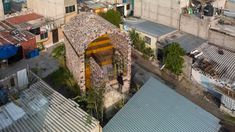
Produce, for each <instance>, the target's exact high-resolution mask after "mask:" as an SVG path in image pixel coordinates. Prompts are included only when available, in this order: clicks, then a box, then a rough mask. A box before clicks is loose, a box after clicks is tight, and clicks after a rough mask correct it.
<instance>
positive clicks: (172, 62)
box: [164, 42, 185, 75]
mask: <svg viewBox="0 0 235 132" xmlns="http://www.w3.org/2000/svg"><path fill="white" fill-rule="evenodd" d="M184 54H185V52H184V49H182V48H181V47H180V45H179V44H178V43H175V42H173V43H171V44H170V45H168V46H167V47H165V48H164V64H165V67H166V68H167V69H169V70H170V71H172V72H173V73H174V74H176V75H180V74H181V73H182V69H183V63H184V59H183V57H182V56H184Z"/></svg>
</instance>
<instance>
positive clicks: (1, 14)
mask: <svg viewBox="0 0 235 132" xmlns="http://www.w3.org/2000/svg"><path fill="white" fill-rule="evenodd" d="M1 20H4V9H3V3H2V0H1V1H0V21H1Z"/></svg>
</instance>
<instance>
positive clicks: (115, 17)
mask: <svg viewBox="0 0 235 132" xmlns="http://www.w3.org/2000/svg"><path fill="white" fill-rule="evenodd" d="M99 15H100V16H101V17H103V18H104V19H106V20H107V21H109V22H110V23H112V24H113V25H115V26H117V27H119V24H121V22H122V18H121V14H120V12H118V11H115V10H113V9H112V10H108V11H107V12H102V13H100V14H99Z"/></svg>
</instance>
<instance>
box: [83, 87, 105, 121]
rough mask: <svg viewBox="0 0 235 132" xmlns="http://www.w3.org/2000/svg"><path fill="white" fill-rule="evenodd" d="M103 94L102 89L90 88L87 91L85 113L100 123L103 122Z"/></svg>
mask: <svg viewBox="0 0 235 132" xmlns="http://www.w3.org/2000/svg"><path fill="white" fill-rule="evenodd" d="M103 93H104V88H90V89H89V90H88V91H87V98H86V101H87V106H86V109H87V112H88V113H89V114H91V115H92V116H94V117H95V118H96V119H98V120H99V121H100V122H101V123H102V122H103V115H104V114H103V108H104V106H103V98H104V96H103Z"/></svg>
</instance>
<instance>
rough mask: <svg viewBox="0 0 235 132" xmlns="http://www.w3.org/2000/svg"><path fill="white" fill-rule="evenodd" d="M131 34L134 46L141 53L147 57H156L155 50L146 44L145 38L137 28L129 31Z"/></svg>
mask: <svg viewBox="0 0 235 132" xmlns="http://www.w3.org/2000/svg"><path fill="white" fill-rule="evenodd" d="M129 36H130V38H131V41H132V46H133V47H134V48H135V49H137V50H138V51H140V52H141V53H143V56H144V57H145V58H146V59H148V58H149V57H154V51H153V50H152V49H151V48H150V47H147V46H146V44H145V41H144V40H143V38H141V37H140V35H139V34H138V33H137V32H136V31H135V30H131V31H129Z"/></svg>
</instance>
